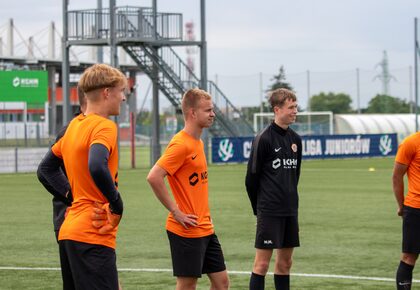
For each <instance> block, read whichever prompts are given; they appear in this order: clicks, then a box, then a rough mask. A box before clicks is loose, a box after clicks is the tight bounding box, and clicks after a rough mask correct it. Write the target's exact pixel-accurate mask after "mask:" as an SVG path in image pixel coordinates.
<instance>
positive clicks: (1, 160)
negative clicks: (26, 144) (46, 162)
mask: <svg viewBox="0 0 420 290" xmlns="http://www.w3.org/2000/svg"><path fill="white" fill-rule="evenodd" d="M48 149H49V148H47V147H44V148H18V147H16V148H8V149H0V173H18V172H35V171H36V170H37V168H38V165H39V163H40V162H41V160H42V158H43V157H44V155H45V154H46V153H47V151H48Z"/></svg>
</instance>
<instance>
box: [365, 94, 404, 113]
mask: <svg viewBox="0 0 420 290" xmlns="http://www.w3.org/2000/svg"><path fill="white" fill-rule="evenodd" d="M363 112H364V113H371V114H373V113H410V104H409V103H407V102H406V101H404V100H401V99H399V98H396V97H391V96H387V95H380V94H378V95H376V96H375V97H374V98H372V99H371V100H370V101H369V104H368V107H367V108H366V109H365V110H363Z"/></svg>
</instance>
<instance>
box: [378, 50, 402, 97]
mask: <svg viewBox="0 0 420 290" xmlns="http://www.w3.org/2000/svg"><path fill="white" fill-rule="evenodd" d="M376 66H380V67H381V69H382V73H381V74H378V75H376V76H375V77H374V78H373V80H375V79H379V80H380V81H381V82H382V94H383V95H387V96H389V83H390V82H391V79H393V80H395V81H396V80H397V79H396V78H395V77H394V76H393V75H391V74H390V73H389V69H388V56H387V53H386V50H384V57H383V59H382V61H381V62H380V63H378V64H377V65H376Z"/></svg>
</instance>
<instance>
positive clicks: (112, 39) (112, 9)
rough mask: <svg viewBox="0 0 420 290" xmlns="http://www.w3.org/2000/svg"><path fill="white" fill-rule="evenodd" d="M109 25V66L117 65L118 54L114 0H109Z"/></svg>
mask: <svg viewBox="0 0 420 290" xmlns="http://www.w3.org/2000/svg"><path fill="white" fill-rule="evenodd" d="M109 25H110V31H111V33H110V34H111V35H110V39H109V45H110V49H111V66H113V67H118V54H117V45H116V36H117V35H116V29H115V0H109Z"/></svg>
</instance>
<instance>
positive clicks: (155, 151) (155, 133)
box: [151, 48, 160, 165]
mask: <svg viewBox="0 0 420 290" xmlns="http://www.w3.org/2000/svg"><path fill="white" fill-rule="evenodd" d="M153 51H154V54H157V48H154V49H153ZM152 74H153V78H152V82H153V109H152V110H153V111H152V144H151V145H152V158H151V162H152V164H151V165H153V164H155V163H156V161H157V160H158V159H159V157H160V118H159V87H158V80H159V71H158V67H157V65H156V64H155V63H153V73H152Z"/></svg>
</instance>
